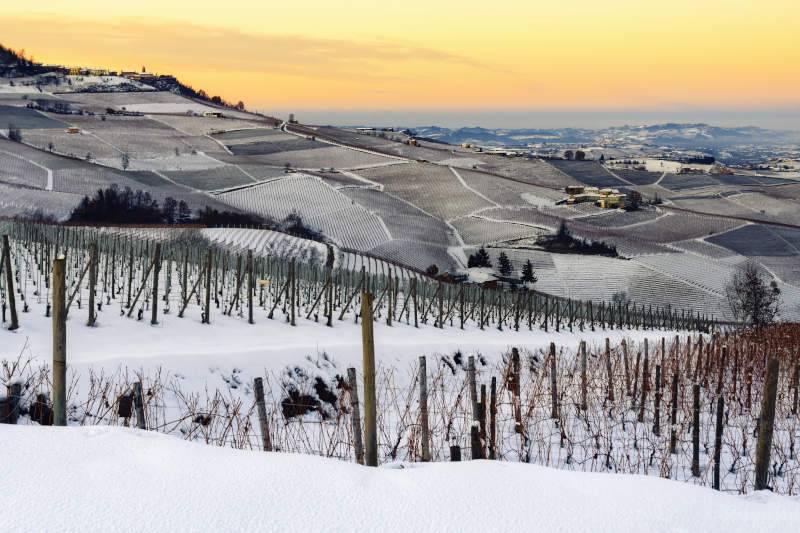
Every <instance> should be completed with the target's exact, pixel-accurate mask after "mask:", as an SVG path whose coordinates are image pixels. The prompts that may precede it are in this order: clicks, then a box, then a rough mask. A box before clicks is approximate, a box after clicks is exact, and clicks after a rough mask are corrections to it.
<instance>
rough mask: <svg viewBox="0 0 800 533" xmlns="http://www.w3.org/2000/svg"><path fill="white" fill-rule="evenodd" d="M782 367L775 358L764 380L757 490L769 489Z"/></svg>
mask: <svg viewBox="0 0 800 533" xmlns="http://www.w3.org/2000/svg"><path fill="white" fill-rule="evenodd" d="M779 372H780V365H779V364H778V360H777V359H776V358H774V357H772V358H770V360H769V362H768V363H767V373H766V376H765V378H764V393H763V396H762V399H761V419H760V423H759V426H758V444H757V445H756V480H755V489H756V490H765V489H768V488H769V484H768V482H769V461H770V452H771V451H772V434H773V430H774V428H775V406H776V403H777V395H778V373H779Z"/></svg>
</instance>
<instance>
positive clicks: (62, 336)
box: [52, 255, 67, 426]
mask: <svg viewBox="0 0 800 533" xmlns="http://www.w3.org/2000/svg"><path fill="white" fill-rule="evenodd" d="M66 267H67V260H66V259H65V258H64V256H63V255H62V256H60V257H58V258H57V259H56V260H55V261H53V282H52V286H53V425H54V426H66V425H67V312H66V300H67V287H66Z"/></svg>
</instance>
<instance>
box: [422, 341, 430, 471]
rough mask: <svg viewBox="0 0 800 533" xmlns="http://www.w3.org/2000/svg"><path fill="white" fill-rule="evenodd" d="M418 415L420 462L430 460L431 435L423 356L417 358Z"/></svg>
mask: <svg viewBox="0 0 800 533" xmlns="http://www.w3.org/2000/svg"><path fill="white" fill-rule="evenodd" d="M419 413H420V425H421V426H422V428H421V429H422V460H423V461H424V462H428V461H430V460H431V434H430V427H429V425H428V368H427V362H426V360H425V356H424V355H422V356H420V358H419Z"/></svg>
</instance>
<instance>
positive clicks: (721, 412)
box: [713, 394, 725, 490]
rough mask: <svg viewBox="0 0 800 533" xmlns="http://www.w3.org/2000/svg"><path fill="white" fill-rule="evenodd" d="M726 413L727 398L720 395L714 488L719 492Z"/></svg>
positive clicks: (715, 446)
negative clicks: (723, 428) (723, 426)
mask: <svg viewBox="0 0 800 533" xmlns="http://www.w3.org/2000/svg"><path fill="white" fill-rule="evenodd" d="M724 412H725V398H724V397H723V396H722V395H721V394H720V395H719V397H718V398H717V425H716V427H715V431H714V479H713V488H714V490H719V482H720V460H721V458H722V422H723V417H724Z"/></svg>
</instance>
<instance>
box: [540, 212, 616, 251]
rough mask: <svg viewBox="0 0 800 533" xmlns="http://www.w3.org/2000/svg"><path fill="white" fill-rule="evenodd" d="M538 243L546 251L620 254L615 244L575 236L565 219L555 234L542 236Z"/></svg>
mask: <svg viewBox="0 0 800 533" xmlns="http://www.w3.org/2000/svg"><path fill="white" fill-rule="evenodd" d="M538 244H539V245H540V246H541V247H542V248H544V249H545V250H546V251H548V252H554V253H573V254H586V255H604V256H609V257H617V256H618V255H619V254H618V253H617V247H616V246H615V245H613V244H607V243H605V242H603V241H590V240H587V239H580V238H578V237H575V236H574V235H573V234H572V232H571V231H570V229H569V228H568V227H567V224H566V222H564V221H563V220H562V221H561V225H560V226H559V227H558V231H557V232H556V234H555V235H545V236H542V237H540V238H539V240H538Z"/></svg>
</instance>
